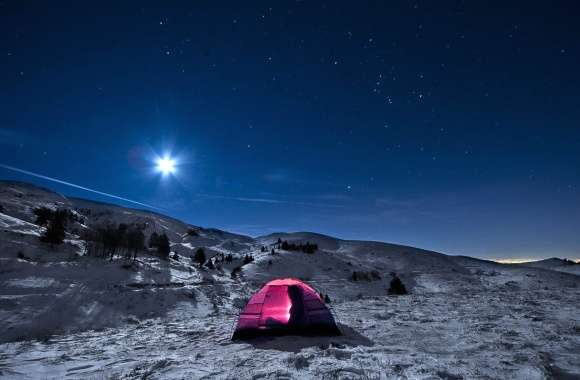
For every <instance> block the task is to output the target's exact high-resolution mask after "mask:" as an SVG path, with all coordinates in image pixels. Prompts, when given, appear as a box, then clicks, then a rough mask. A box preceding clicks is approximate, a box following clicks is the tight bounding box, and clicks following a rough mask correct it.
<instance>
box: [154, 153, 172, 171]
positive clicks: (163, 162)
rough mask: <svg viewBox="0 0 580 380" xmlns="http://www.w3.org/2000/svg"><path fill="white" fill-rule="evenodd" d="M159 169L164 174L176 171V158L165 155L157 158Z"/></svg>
mask: <svg viewBox="0 0 580 380" xmlns="http://www.w3.org/2000/svg"><path fill="white" fill-rule="evenodd" d="M157 170H159V171H160V172H161V173H162V174H171V173H174V172H175V160H173V159H171V158H169V157H164V158H159V159H157Z"/></svg>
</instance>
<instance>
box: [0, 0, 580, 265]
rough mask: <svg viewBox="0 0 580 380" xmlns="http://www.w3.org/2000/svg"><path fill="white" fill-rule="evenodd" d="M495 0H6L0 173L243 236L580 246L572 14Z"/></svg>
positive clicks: (556, 252)
mask: <svg viewBox="0 0 580 380" xmlns="http://www.w3.org/2000/svg"><path fill="white" fill-rule="evenodd" d="M89 3H92V5H89ZM506 3H507V2H501V1H497V2H467V1H465V2H463V1H447V2H445V1H429V2H427V1H425V2H416V1H383V2H379V1H377V2H365V1H349V2H338V1H329V2H317V1H297V2H282V1H280V2H278V1H277V2H245V1H244V2H240V1H235V2H231V3H226V2H217V1H216V2H213V1H207V2H193V1H181V2H179V1H167V2H161V1H134V2H130V1H122V2H121V1H117V2H110V3H107V2H85V1H74V2H73V1H70V2H63V1H36V2H35V1H26V2H25V1H3V2H1V3H0V163H1V164H3V165H9V166H12V167H15V168H19V169H23V170H28V171H31V172H34V173H38V174H42V175H45V176H48V177H53V178H57V179H59V180H62V181H67V182H71V183H74V184H77V185H80V186H84V187H87V188H90V189H95V190H98V191H102V192H106V193H111V194H114V195H117V196H121V197H124V198H128V199H131V200H135V201H138V202H142V203H146V204H150V205H154V206H156V207H159V208H161V209H162V211H161V212H162V213H164V214H167V215H171V216H174V217H177V218H180V219H182V220H184V221H187V222H189V223H192V224H195V225H202V226H209V227H218V228H223V229H226V230H230V231H234V232H240V233H244V234H250V235H252V236H255V235H260V234H267V233H271V232H274V231H315V232H320V233H326V234H330V235H334V236H337V237H341V238H349V239H351V238H352V239H372V240H381V241H387V242H394V243H402V244H408V245H413V246H418V247H421V248H426V249H433V250H438V251H441V252H444V253H450V254H464V255H470V256H476V257H482V258H492V259H498V258H504V259H505V258H508V259H514V258H542V257H553V256H559V257H569V258H580V96H579V94H578V92H579V91H580V23H579V22H578V14H579V11H580V6H579V5H577V3H576V2H573V1H570V2H557V1H556V2H528V1H522V2H509V3H510V4H509V5H506ZM159 156H161V157H163V156H169V157H172V158H173V159H175V160H176V164H177V168H176V171H175V173H173V174H169V175H162V174H161V173H159V172H157V171H156V170H155V162H154V161H155V157H159ZM0 178H2V179H16V180H24V181H28V182H33V183H36V184H39V185H43V186H47V187H49V188H52V189H55V190H58V191H61V192H63V193H64V194H67V195H72V196H79V197H84V198H90V199H96V200H101V201H111V202H115V203H121V204H124V205H127V206H134V205H131V204H130V203H127V202H122V201H119V200H114V199H109V198H107V197H103V196H100V195H97V194H95V193H90V192H87V191H83V190H80V189H76V188H72V187H70V186H65V185H62V184H57V183H52V182H49V181H46V180H43V179H40V178H37V177H33V176H30V175H25V174H22V173H18V172H15V171H13V170H7V169H6V168H0Z"/></svg>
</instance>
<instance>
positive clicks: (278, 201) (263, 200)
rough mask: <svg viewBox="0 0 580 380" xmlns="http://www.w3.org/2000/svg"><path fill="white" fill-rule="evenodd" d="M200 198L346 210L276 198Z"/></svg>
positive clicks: (324, 204) (335, 206)
mask: <svg viewBox="0 0 580 380" xmlns="http://www.w3.org/2000/svg"><path fill="white" fill-rule="evenodd" d="M196 195H197V196H198V197H204V198H209V199H224V200H231V201H238V202H254V203H269V204H292V205H299V206H311V207H333V208H344V207H345V206H343V205H338V204H329V203H315V202H302V201H293V200H285V199H276V198H253V197H237V196H227V195H214V194H196Z"/></svg>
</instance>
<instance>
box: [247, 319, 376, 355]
mask: <svg viewBox="0 0 580 380" xmlns="http://www.w3.org/2000/svg"><path fill="white" fill-rule="evenodd" d="M338 328H339V329H340V331H341V333H342V335H338V336H313V335H306V336H304V335H284V336H275V337H274V336H273V337H257V338H252V339H248V340H244V343H249V344H250V345H252V346H253V347H254V348H258V349H261V350H276V351H286V352H293V353H297V352H300V351H301V350H302V349H304V348H308V347H317V346H318V347H321V348H324V349H326V348H328V347H330V346H335V347H340V346H351V347H356V346H372V345H374V342H373V341H372V340H370V339H369V338H367V337H365V336H364V335H362V334H360V333H358V332H357V331H355V330H354V329H352V328H351V327H349V326H346V325H343V324H340V323H339V324H338Z"/></svg>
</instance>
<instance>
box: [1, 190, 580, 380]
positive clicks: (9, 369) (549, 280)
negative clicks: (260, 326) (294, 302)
mask: <svg viewBox="0 0 580 380" xmlns="http://www.w3.org/2000/svg"><path fill="white" fill-rule="evenodd" d="M0 206H1V209H0V211H1V212H0V377H3V376H6V377H9V378H43V379H45V378H63V377H69V378H99V379H100V378H109V377H111V378H126V379H133V378H135V379H137V378H206V379H213V378H220V379H247V378H248V379H249V378H261V379H278V378H286V379H308V378H328V379H366V378H376V379H387V378H389V379H390V378H431V379H438V378H439V379H454V378H522V379H545V378H554V377H555V378H558V377H564V376H573V375H575V374H576V375H580V366H579V365H578V363H577V360H576V358H577V355H578V354H579V348H578V347H580V305H579V303H578V299H580V276H578V275H576V274H573V273H565V271H562V268H561V265H559V262H553V261H549V262H547V263H541V264H533V265H507V264H499V263H496V262H491V261H486V260H479V259H474V258H470V257H466V256H448V255H444V254H441V253H437V252H431V251H426V250H422V249H418V248H413V247H407V246H402V245H394V244H387V243H382V242H368V241H350V240H341V239H338V238H334V237H330V236H325V235H320V234H315V233H309V232H297V233H277V234H271V235H267V236H262V237H257V238H251V237H247V236H241V235H237V234H232V233H228V232H225V231H220V230H216V229H211V228H202V227H199V226H192V225H189V224H187V223H184V222H182V221H179V220H176V219H174V218H170V217H167V216H164V215H160V214H158V213H154V212H150V211H145V210H135V209H128V208H124V207H120V206H116V205H111V204H104V203H98V202H93V201H87V200H82V199H76V198H67V197H65V196H63V195H60V194H57V193H54V192H51V191H50V190H47V189H43V188H39V187H35V186H32V185H29V184H23V183H15V182H0ZM37 207H49V208H53V209H55V208H67V209H69V210H71V211H72V212H74V213H77V214H78V215H79V216H81V217H82V218H83V223H74V224H73V225H72V226H71V228H70V229H69V233H68V234H67V236H66V240H65V243H64V244H63V245H61V246H58V248H53V247H50V246H48V245H46V244H44V243H41V242H40V241H39V236H40V235H41V234H42V233H43V231H44V227H41V226H38V225H36V224H35V220H36V218H35V216H34V209H35V208H37ZM107 222H114V223H127V224H132V223H138V224H140V225H144V226H145V234H146V236H149V235H150V234H151V233H152V232H157V233H160V232H164V233H166V234H167V236H168V237H169V239H170V243H171V251H172V256H173V253H177V260H175V259H170V260H169V261H166V260H161V259H160V258H158V257H157V256H156V255H155V254H154V253H153V252H142V253H140V254H139V258H138V261H137V263H136V264H135V265H133V266H131V267H123V266H122V265H121V262H120V261H118V260H115V261H112V262H110V261H108V260H103V259H101V258H94V257H87V256H86V255H85V243H84V242H83V241H82V240H81V239H80V234H81V233H82V232H83V230H85V229H90V228H93V227H94V226H98V225H100V224H102V223H107ZM279 239H280V240H283V241H288V242H291V243H296V244H299V243H303V244H304V243H307V242H308V243H313V244H317V245H318V247H319V249H318V251H316V252H315V253H312V254H309V253H303V252H298V251H285V250H282V249H280V248H279V247H278V240H279ZM200 247H202V248H204V249H205V250H206V254H207V255H208V257H212V256H214V255H218V254H224V255H227V254H231V255H232V256H233V258H234V259H233V261H232V262H231V263H219V265H218V266H217V268H216V269H208V268H203V269H200V268H198V267H197V265H195V264H194V263H193V262H192V260H191V259H190V257H191V256H192V255H193V254H194V252H195V250H196V249H198V248H200ZM262 247H265V248H266V249H265V251H263V250H262V249H261V248H262ZM272 249H274V251H275V254H272V253H271V250H272ZM245 255H251V256H252V257H253V258H254V261H253V262H251V263H249V264H246V265H242V264H243V262H242V258H243V257H244V256H245ZM238 267H239V268H241V269H240V270H239V274H238V275H237V276H236V277H235V278H232V276H231V272H232V270H233V269H234V268H238ZM572 267H573V266H572ZM353 272H357V273H363V274H366V278H363V279H358V280H357V281H354V280H353V278H352V274H353ZM395 273H396V274H397V275H398V276H400V277H401V279H402V280H403V282H404V283H405V285H406V286H407V288H408V289H409V290H410V291H411V293H412V294H411V295H409V296H402V297H389V296H387V289H388V287H389V283H390V281H391V279H392V278H393V274H395ZM276 277H298V278H302V279H304V280H306V281H307V282H309V283H310V284H311V285H313V286H315V287H316V288H317V289H318V290H319V291H320V292H322V293H324V294H327V295H328V296H329V297H330V299H331V301H332V302H331V304H330V307H331V308H332V309H333V311H334V314H335V317H336V319H337V320H338V321H339V322H340V324H341V329H342V331H343V332H344V334H345V335H344V336H343V337H339V338H297V337H286V338H277V339H271V340H263V341H257V342H253V343H233V342H231V341H230V340H229V338H230V336H231V333H232V329H233V327H234V325H235V321H236V317H237V314H238V312H239V310H240V308H241V307H243V305H244V302H245V300H247V299H248V298H249V297H250V296H251V295H252V294H253V292H255V291H256V290H257V289H259V288H260V286H261V285H262V284H263V283H265V282H266V281H268V280H270V279H272V278H276Z"/></svg>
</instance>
